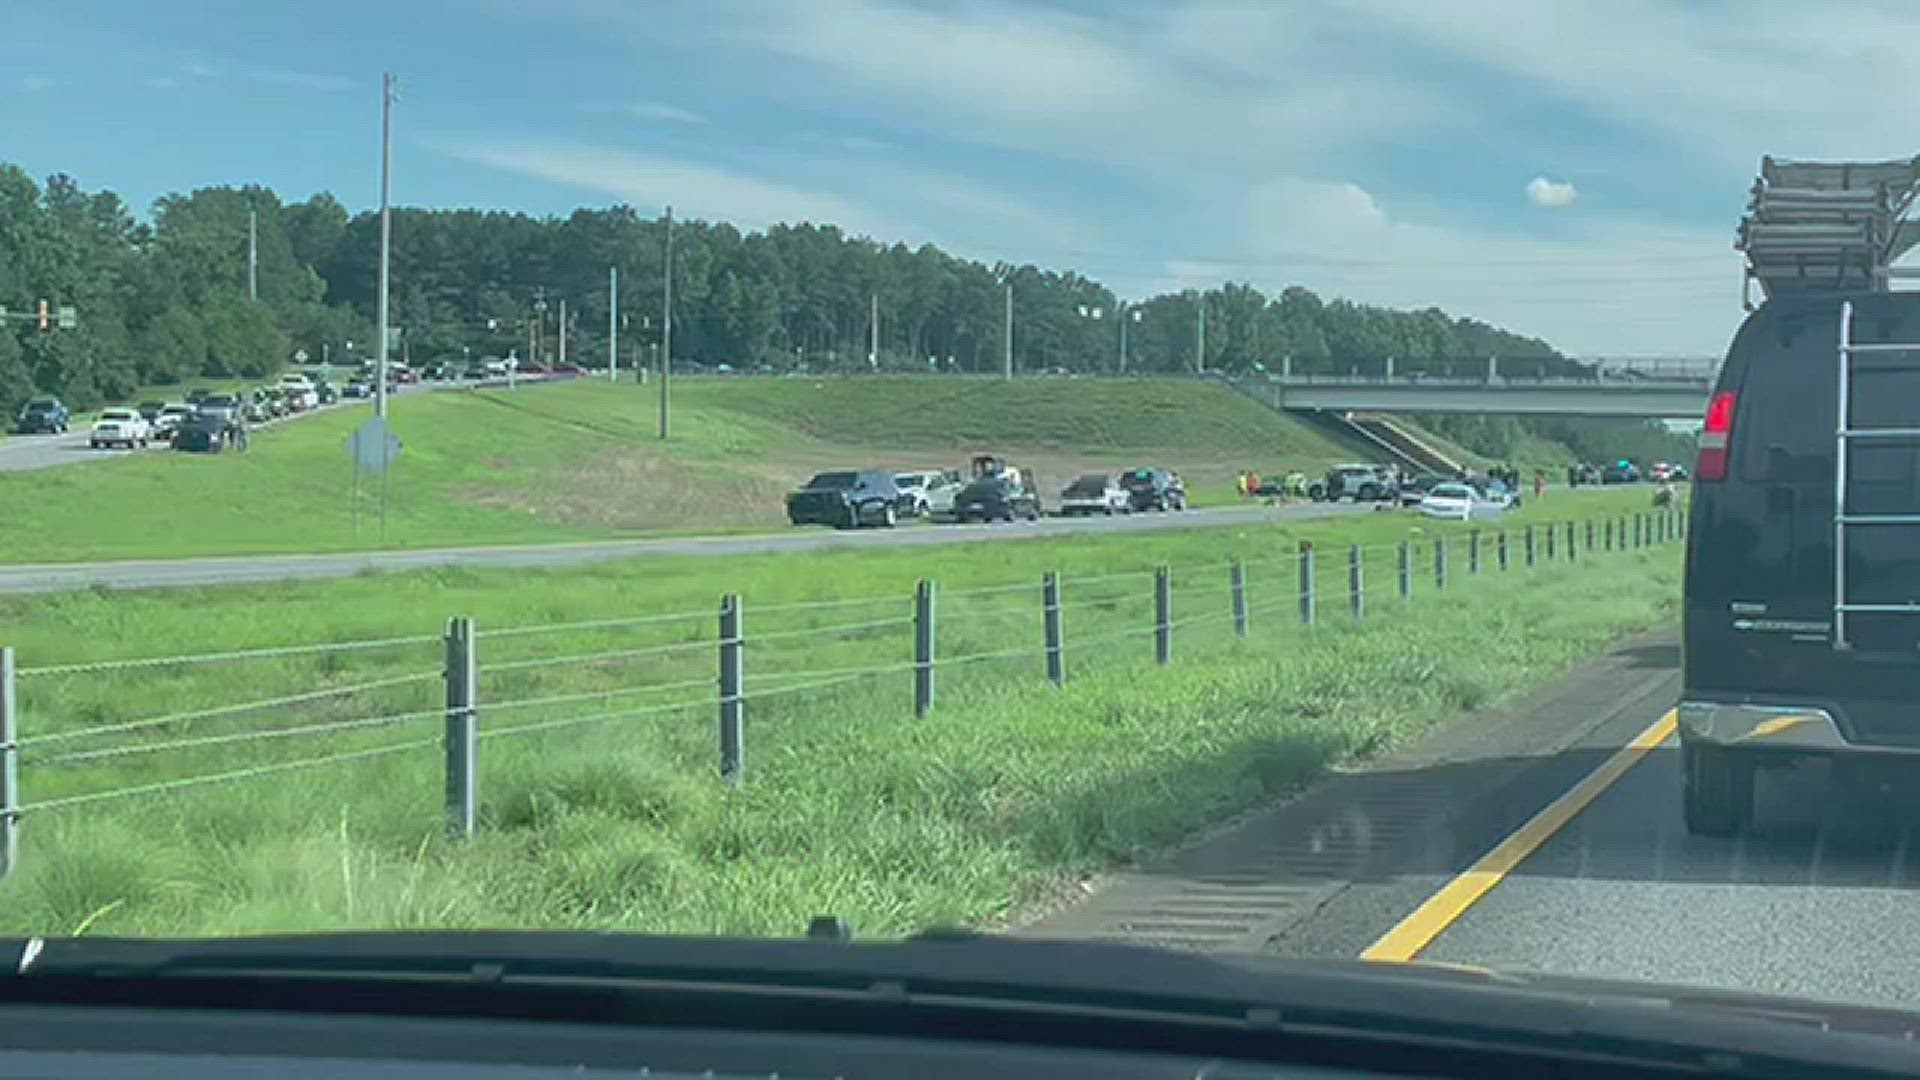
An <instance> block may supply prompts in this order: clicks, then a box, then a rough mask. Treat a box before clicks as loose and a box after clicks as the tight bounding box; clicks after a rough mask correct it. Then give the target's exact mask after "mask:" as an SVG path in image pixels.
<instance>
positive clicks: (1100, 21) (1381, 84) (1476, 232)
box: [580, 0, 1920, 354]
mask: <svg viewBox="0 0 1920 1080" xmlns="http://www.w3.org/2000/svg"><path fill="white" fill-rule="evenodd" d="M580 2H582V3H584V2H586V0H580ZM1829 9H1831V10H1829ZM581 10H582V14H583V16H584V15H585V14H586V12H585V9H581ZM1735 14H1737V16H1738V17H1737V18H1736V17H1733V16H1732V15H1730V14H1729V13H1728V12H1727V11H1725V10H1721V9H1720V8H1719V7H1703V6H1701V5H1698V4H1696V3H1691V2H1686V0H1554V2H1552V3H1547V4H1533V5H1515V4H1512V3H1509V2H1507V0H1450V2H1449V3H1446V4H1439V5H1433V4H1427V5H1420V4H1410V3H1406V2H1405V0H1329V2H1327V3H1324V4H1315V5H1307V4H1274V3H1272V2H1271V0H1168V2H1166V3H1163V4H1155V5H1094V6H1091V7H1081V8H1080V9H1079V11H1077V12H1076V11H1068V10H1063V9H1062V8H1060V7H1055V6H1038V5H1022V4H1015V3H1012V2H1010V0H952V2H948V3H942V4H929V3H920V2H915V0H709V2H708V3H707V4H706V5H703V6H702V7H701V8H699V9H698V11H697V13H693V14H688V15H685V16H684V18H686V19H688V20H691V22H690V23H689V24H684V25H681V26H678V27H676V31H677V32H680V33H683V34H689V35H691V34H697V35H699V36H700V37H701V39H702V40H703V41H704V42H706V43H708V44H709V45H711V46H712V47H713V48H715V49H716V50H718V51H722V52H724V51H725V50H726V49H728V48H731V49H732V50H733V52H732V53H730V54H729V56H730V61H731V63H730V70H737V71H740V72H743V73H745V74H743V76H742V77H741V78H739V79H736V80H733V81H731V82H730V83H729V89H730V91H731V92H733V93H735V94H736V95H739V96H744V97H751V96H753V95H755V94H758V95H760V96H761V97H763V98H765V99H766V100H769V101H771V102H775V103H777V104H778V105H780V106H789V107H795V108H799V109H805V110H811V111H813V112H816V113H820V114H824V115H826V116H829V117H832V116H835V115H836V114H838V115H840V116H843V117H845V118H846V119H848V120H849V121H850V126H851V125H864V124H873V123H876V122H877V123H878V124H881V125H883V126H884V127H885V129H886V130H887V131H888V132H889V134H890V136H892V137H894V138H895V139H896V145H895V146H893V147H891V148H888V149H890V150H891V153H893V154H898V155H905V154H907V153H914V154H916V155H922V156H921V157H918V158H916V159H915V161H914V167H913V171H914V172H916V173H917V174H921V175H932V176H938V175H940V174H941V173H943V172H946V171H949V170H947V169H946V168H945V166H946V165H948V164H949V162H952V163H957V164H959V165H960V168H959V169H955V170H951V171H959V172H967V173H971V174H972V176H973V179H972V180H970V181H968V182H966V183H965V184H964V185H963V188H964V189H965V190H963V191H962V192H961V193H959V194H957V195H952V196H950V197H947V201H948V204H949V205H950V206H954V207H955V208H956V209H955V212H956V214H958V213H960V209H959V208H961V207H965V206H966V204H967V203H968V199H969V196H968V191H977V192H983V193H986V195H987V198H988V201H991V200H992V199H993V198H994V197H995V196H994V193H993V188H994V187H996V186H998V187H1005V188H1009V189H1015V190H1018V189H1019V187H1020V186H1021V183H1022V181H1016V180H1007V181H1006V182H1004V183H996V181H999V180H1000V179H1001V177H1002V176H1008V177H1012V176H1019V177H1022V178H1026V177H1034V176H1040V175H1046V174H1047V172H1048V170H1049V168H1050V167H1051V166H1062V165H1070V166H1079V167H1082V168H1083V171H1082V172H1081V173H1080V174H1079V176H1077V177H1076V179H1082V178H1090V180H1091V182H1092V183H1095V184H1098V183H1100V182H1101V181H1100V177H1101V171H1102V170H1105V171H1106V172H1107V174H1108V175H1111V176H1112V177H1113V178H1114V179H1115V186H1116V187H1119V186H1120V185H1125V188H1124V193H1123V194H1120V195H1117V196H1109V194H1108V193H1106V192H1102V191H1100V190H1099V189H1098V188H1096V189H1094V190H1092V191H1090V192H1089V198H1087V199H1086V200H1085V201H1084V205H1082V206H1080V207H1077V209H1079V210H1080V211H1082V212H1084V213H1085V214H1086V215H1087V216H1088V218H1089V221H1088V222H1086V223H1082V222H1074V221H1067V222H1065V223H1064V225H1063V224H1062V222H1061V221H1060V220H1056V219H1060V218H1063V217H1064V215H1052V214H1047V213H1044V212H1043V213H1040V214H1038V215H1037V216H1038V218H1039V219H1046V220H1048V221H1049V222H1050V223H1051V224H1053V225H1055V226H1057V227H1061V228H1062V230H1063V231H1064V232H1066V233H1073V232H1076V231H1092V232H1093V233H1094V235H1095V236H1096V238H1097V239H1095V240H1093V241H1091V242H1089V243H1088V244H1087V245H1086V247H1087V248H1097V249H1104V251H1089V252H1087V255H1088V257H1087V258H1084V259H1083V258H1079V257H1075V256H1072V255H1063V256H1062V257H1061V258H1059V259H1057V260H1053V261H1055V262H1057V263H1058V264H1059V265H1062V266H1064V267H1074V268H1078V269H1082V270H1084V271H1087V272H1091V273H1094V274H1097V275H1099V276H1100V277H1101V278H1102V279H1103V280H1106V281H1107V282H1109V283H1110V284H1114V285H1116V286H1118V287H1120V288H1122V289H1123V290H1126V291H1129V292H1135V293H1137V292H1140V291H1146V290H1148V289H1153V288H1159V287H1177V286H1179V285H1189V286H1191V285H1206V284H1213V283H1217V282H1219V281H1221V280H1223V279H1226V278H1236V279H1250V280H1253V281H1254V282H1255V283H1257V284H1261V285H1263V286H1267V287H1280V286H1284V285H1287V284H1294V283H1299V284H1305V285H1308V286H1310V287H1312V288H1314V289H1316V290H1317V291H1320V292H1322V293H1323V294H1339V295H1347V296H1352V297H1355V298H1357V299H1363V300H1369V301H1373V302H1378V303H1389V304H1394V305H1398V306H1426V305H1439V306H1443V307H1446V308H1447V309H1449V310H1450V311H1453V312H1454V313H1456V314H1461V315H1471V316H1474V317H1478V318H1484V319H1488V320H1491V321H1496V322H1503V323H1508V324H1511V325H1513V326H1514V327H1516V328H1517V329H1521V330H1524V331H1527V332H1530V333H1536V334H1540V335H1541V336H1544V337H1547V338H1548V339H1549V340H1552V341H1554V342H1555V343H1556V344H1559V345H1561V346H1562V347H1564V348H1569V349H1573V350H1577V351H1582V352H1608V351H1613V352H1634V353H1648V354H1673V353H1698V352H1717V351H1719V350H1721V349H1722V348H1724V345H1725V342H1726V339H1727V336H1728V333H1729V332H1730V331H1731V329H1732V328H1733V326H1734V325H1736V324H1737V322H1738V320H1739V318H1740V315H1741V312H1740V308H1739V304H1738V280H1739V279H1738V266H1739V260H1738V256H1737V255H1736V254H1735V253H1734V252H1733V251H1732V250H1731V246H1730V238H1731V230H1732V226H1733V223H1734V219H1735V217H1737V215H1738V213H1739V205H1740V202H1741V198H1742V192H1743V190H1744V188H1745V186H1746V184H1747V182H1748V180H1749V179H1750V177H1751V175H1752V170H1753V168H1754V166H1755V164H1756V163H1757V161H1758V159H1759V157H1760V156H1761V155H1762V154H1766V153H1773V154H1776V155H1779V156H1788V157H1792V156H1801V157H1815V156H1834V157H1861V158H1871V157H1876V156H1884V157H1896V156H1902V155H1906V154H1911V153H1914V152H1915V150H1917V149H1920V116H1915V115H1910V113H1911V109H1910V107H1909V105H1908V102H1911V101H1913V100H1915V99H1916V97H1920V68H1915V67H1914V66H1912V65H1911V64H1910V63H1909V62H1908V61H1907V59H1906V57H1905V56H1904V55H1903V54H1902V53H1901V52H1900V50H1899V47H1898V45H1897V43H1898V42H1899V41H1902V40H1911V39H1912V38H1913V37H1914V34H1915V31H1920V6H1912V5H1906V4H1900V3H1859V4H1854V5H1847V6H1844V7H1836V6H1833V5H1828V6H1825V7H1822V6H1819V5H1807V4H1803V3H1798V2H1793V0H1753V2H1752V3H1749V4H1744V5H1741V6H1740V7H1739V10H1738V12H1737V13H1735ZM590 17H591V18H593V19H595V20H596V25H599V26H601V27H602V28H604V29H609V30H612V31H614V32H625V33H627V34H628V35H629V36H630V37H631V39H632V40H633V41H635V42H636V44H637V45H638V46H639V47H650V46H649V45H648V43H651V42H654V41H657V39H658V35H659V28H658V27H657V26H653V25H651V20H650V19H649V18H647V17H645V16H642V15H637V14H635V13H633V12H632V11H631V10H630V9H628V8H627V7H626V6H624V5H620V4H617V3H601V4H594V5H592V13H591V16H590ZM917 135H930V136H932V140H931V141H930V142H929V141H927V140H922V139H918V138H916V136H917ZM1603 136H1604V137H1603ZM967 144H973V146H972V149H978V148H982V147H984V148H988V149H990V150H993V151H1000V150H1012V151H1015V152H1017V155H1018V156H1008V155H1002V154H995V155H993V156H992V157H989V158H987V159H985V160H986V161H987V162H988V163H987V164H982V160H983V159H981V158H980V157H978V156H976V155H970V154H968V153H967ZM929 147H931V149H929ZM956 147H959V148H961V149H959V150H956ZM1435 147H1440V149H1434V148H1435ZM1623 147H1625V148H1626V149H1623ZM880 151H881V148H873V153H872V154H871V155H870V157H871V158H873V159H875V160H876V162H878V161H881V160H884V159H885V158H886V157H887V156H888V155H887V154H884V153H881V152H880ZM1420 151H1424V152H1427V153H1431V154H1439V155H1447V156H1448V157H1452V156H1454V155H1458V157H1459V158H1460V159H1461V162H1464V164H1465V166H1466V167H1455V166H1456V164H1459V163H1457V162H1455V161H1451V160H1447V161H1435V162H1434V168H1433V173H1434V175H1435V176H1436V177H1439V176H1444V177H1445V178H1446V180H1447V184H1448V186H1447V187H1446V188H1444V189H1441V188H1440V187H1439V186H1438V185H1435V184H1429V183H1428V182H1427V179H1428V178H1427V176H1426V175H1425V174H1423V172H1422V166H1421V165H1420V164H1419V163H1418V162H1417V160H1415V159H1414V158H1413V157H1412V155H1413V153H1415V152H1420ZM1508 161H1551V162H1552V163H1553V164H1554V166H1555V167H1556V168H1557V169H1561V170H1565V174H1568V175H1574V176H1578V177H1579V181H1580V189H1579V190H1576V189H1575V188H1574V186H1573V185H1572V184H1571V183H1568V182H1566V181H1564V180H1561V181H1556V180H1553V179H1551V178H1549V177H1546V176H1542V177H1539V178H1538V179H1536V180H1535V181H1534V183H1532V184H1529V185H1527V194H1528V197H1529V198H1530V199H1531V200H1532V201H1533V203H1534V204H1536V205H1541V206H1547V207H1563V206H1566V205H1567V204H1569V203H1572V202H1573V201H1575V199H1576V198H1577V199H1579V200H1580V204H1581V206H1582V207H1583V208H1584V209H1585V210H1586V212H1584V213H1582V214H1580V215H1577V216H1575V215H1571V214H1556V215H1545V214H1515V213H1513V212H1512V211H1513V208H1512V206H1511V202H1512V199H1513V195H1514V191H1513V189H1512V187H1510V186H1509V184H1510V183H1511V181H1496V182H1491V183H1487V184H1485V185H1483V186H1482V187H1480V188H1478V189H1476V188H1473V187H1471V186H1470V185H1471V184H1473V183H1474V179H1473V177H1474V175H1475V174H1476V173H1478V172H1481V171H1482V170H1481V169H1479V168H1477V167H1476V163H1494V164H1497V165H1498V166H1499V170H1504V169H1507V168H1511V166H1510V165H1507V164H1506V162H1508ZM1010 162H1011V164H1010ZM1088 165H1091V166H1092V168H1091V169H1085V168H1084V167H1086V166H1088ZM868 167H869V161H868V160H867V157H866V156H863V158H862V161H861V164H860V168H861V169H862V170H865V169H867V168H868ZM998 169H1005V170H1006V172H1004V173H996V172H993V171H990V170H998ZM1499 170H1496V169H1487V170H1484V171H1486V172H1487V173H1488V174H1490V175H1508V176H1510V175H1511V174H1510V173H1505V172H1502V171H1499ZM1523 175H1524V174H1523ZM802 186H804V187H808V188H809V189H821V188H830V189H831V190H835V191H843V192H844V201H847V202H857V203H859V204H861V205H862V206H865V205H870V204H871V199H870V195H871V194H872V193H870V192H865V191H861V192H854V191H851V190H846V189H845V185H840V186H835V185H833V184H831V183H828V182H827V181H826V179H825V178H823V177H815V178H814V182H812V183H810V184H807V185H802ZM1042 190H1045V188H1043V189H1042ZM1375 192H1386V193H1389V194H1390V196H1391V197H1390V198H1384V199H1383V198H1376V196H1375ZM939 198H941V196H938V195H934V194H929V197H928V198H927V199H925V200H922V205H925V206H929V207H931V206H936V205H937V203H938V200H939ZM1103 199H1104V201H1105V205H1103ZM1120 200H1126V201H1127V205H1126V206H1125V209H1124V215H1125V221H1126V222H1127V223H1126V225H1125V227H1124V228H1122V227H1118V225H1117V224H1116V216H1115V214H1114V212H1113V211H1114V206H1113V204H1114V203H1116V202H1119V201H1120ZM1383 202H1385V203H1386V205H1384V206H1383ZM1702 206H1711V207H1714V209H1712V210H1711V220H1708V219H1707V217H1706V213H1705V212H1703V211H1701V210H1700V209H1699V208H1700V207H1702ZM1389 208H1390V209H1389ZM969 209H972V210H975V211H984V210H986V209H988V208H987V207H984V206H973V207H970V208H969ZM1021 213H1022V211H1020V210H1017V209H1015V210H1010V211H1008V212H1007V213H1006V214H1003V215H1002V216H1001V220H1000V221H998V222H996V223H994V224H993V226H992V227H987V226H984V225H982V226H976V231H975V232H973V233H972V234H971V236H972V239H973V240H974V241H975V242H974V243H971V244H969V245H967V246H968V247H970V248H971V249H972V250H974V251H979V252H981V253H982V254H986V255H991V254H994V252H991V251H983V250H982V249H983V248H984V247H985V246H986V244H987V243H989V242H992V241H993V240H994V239H995V238H997V237H998V236H1000V235H1004V232H1005V230H1006V229H1008V228H1010V227H1017V226H1012V225H1010V221H1012V220H1016V219H1018V218H1019V216H1020V214H1021ZM1682 215H1685V216H1684V217H1682ZM1029 220H1033V218H1031V217H1030V218H1029ZM1676 220H1684V221H1685V224H1681V225H1676V224H1674V223H1673V222H1674V221H1676ZM1094 222H1098V223H1099V224H1094ZM956 231H958V232H962V233H963V234H964V233H965V230H964V229H961V230H956ZM1016 239H1025V238H1016ZM1036 242H1037V241H1036ZM1022 250H1023V248H1022V247H1021V246H1017V245H1016V246H1011V247H1008V248H1004V249H1003V253H1004V254H1006V255H1008V256H1011V257H1015V258H1019V257H1021V252H1022ZM1116 266H1119V267H1120V269H1117V270H1116V269H1115V267H1116Z"/></svg>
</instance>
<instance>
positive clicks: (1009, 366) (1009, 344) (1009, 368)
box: [1004, 278, 1013, 380]
mask: <svg viewBox="0 0 1920 1080" xmlns="http://www.w3.org/2000/svg"><path fill="white" fill-rule="evenodd" d="M1005 333H1006V340H1005V342H1004V344H1005V345H1006V350H1007V352H1006V377H1007V379H1009V380H1011V379H1012V378H1013V279H1011V278H1009V279H1007V322H1006V329H1005Z"/></svg>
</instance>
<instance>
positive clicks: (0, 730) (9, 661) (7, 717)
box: [0, 645, 20, 880]
mask: <svg viewBox="0 0 1920 1080" xmlns="http://www.w3.org/2000/svg"><path fill="white" fill-rule="evenodd" d="M17 700H18V699H17V698H16V697H15V696H14V683H13V646H11V645H8V646H5V647H0V880H4V879H6V878H7V877H8V876H10V875H11V874H12V873H13V870H14V867H16V866H18V865H20V716H19V713H18V712H17V707H16V705H15V702H16V701H17Z"/></svg>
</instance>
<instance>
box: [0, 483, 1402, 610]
mask: <svg viewBox="0 0 1920 1080" xmlns="http://www.w3.org/2000/svg"><path fill="white" fill-rule="evenodd" d="M1370 512H1372V511H1371V508H1370V507H1366V506H1354V505H1352V504H1328V503H1307V504H1302V505H1296V506H1275V507H1267V506H1258V507H1254V506H1235V507H1223V508H1219V509H1210V510H1187V511H1184V512H1180V513H1148V514H1126V515H1121V516H1118V517H1110V518H1108V517H1085V518H1048V519H1045V520H1043V521H1038V522H1015V523H1010V524H991V525H987V524H969V525H913V526H908V527H903V528H897V529H859V530H850V531H842V530H835V529H793V530H790V531H786V532H779V533H761V534H755V535H746V536H687V537H657V538H651V539H639V540H601V541H583V542H578V543H564V544H529V545H523V546H511V547H467V548H426V549H420V550H415V551H375V552H352V553H343V554H334V555H253V556H244V555H243V556H231V557H222V558H202V559H148V560H135V561H125V562H89V563H42V564H25V565H17V566H0V593H44V592H59V591H62V590H67V589H89V588H96V587H105V588H116V589H135V588H179V587H185V586H203V585H237V584H245V583H249V582H261V581H290V580H317V579H324V578H342V577H351V576H353V575H355V574H360V573H366V572H369V571H371V572H394V571H404V570H422V569H427V568H431V567H442V566H468V567H489V566H493V567H546V566H576V565H580V564H583V563H594V562H606V561H609V560H613V559H636V558H647V557H660V556H694V557H707V558H713V557H725V556H730V555H760V554H767V553H774V552H786V551H822V550H828V549H846V548H869V547H920V546H930V545H941V544H965V543H999V542H1005V541H1009V540H1020V539H1035V538H1041V537H1047V536H1061V535H1065V534H1081V533H1091V534H1109V533H1138V532H1154V531H1159V530H1164V529H1189V528H1199V527H1204V526H1215V525H1240V524H1248V525H1251V524H1258V523H1262V522H1270V521H1307V520H1311V519H1314V518H1323V517H1332V516H1336V515H1343V514H1355V513H1361V514H1364V513H1370Z"/></svg>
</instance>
